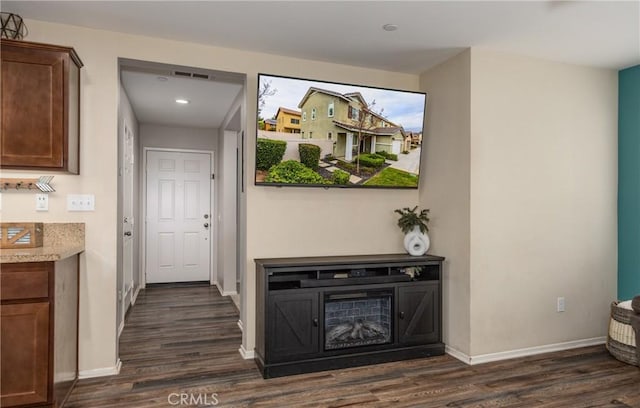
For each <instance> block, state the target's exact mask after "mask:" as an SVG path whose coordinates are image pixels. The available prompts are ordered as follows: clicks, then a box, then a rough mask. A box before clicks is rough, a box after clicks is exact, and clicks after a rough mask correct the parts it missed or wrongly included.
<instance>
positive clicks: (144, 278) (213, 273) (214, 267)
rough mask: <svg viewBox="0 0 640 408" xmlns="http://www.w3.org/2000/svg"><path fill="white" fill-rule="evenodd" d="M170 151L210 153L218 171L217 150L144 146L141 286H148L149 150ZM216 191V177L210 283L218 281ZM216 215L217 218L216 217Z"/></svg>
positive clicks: (212, 184)
mask: <svg viewBox="0 0 640 408" xmlns="http://www.w3.org/2000/svg"><path fill="white" fill-rule="evenodd" d="M149 151H158V152H170V153H202V154H208V155H209V157H210V159H211V171H212V172H213V173H212V174H215V173H216V171H215V170H216V167H215V163H216V162H215V160H216V152H215V151H213V150H195V149H171V148H164V147H143V148H142V160H141V162H142V168H141V169H140V174H141V177H142V183H141V184H142V188H141V189H140V192H141V195H142V197H140V200H138V201H139V202H140V219H141V220H142V222H143V223H144V224H143V227H142V228H141V229H140V258H139V260H140V287H141V288H146V287H147V152H149ZM215 191H216V183H215V179H211V196H210V197H209V200H210V206H211V207H210V208H211V226H212V228H211V235H212V236H211V241H210V242H211V248H210V250H211V256H210V257H209V284H210V285H215V284H216V281H215V279H214V277H216V276H217V259H218V239H217V237H216V235H217V233H214V229H215V228H217V227H218V223H217V222H216V223H214V222H213V221H214V219H215V220H217V213H216V211H217V208H216V202H215V200H214V198H215V197H216V195H215ZM214 217H215V218H214Z"/></svg>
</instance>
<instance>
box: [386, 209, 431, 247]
mask: <svg viewBox="0 0 640 408" xmlns="http://www.w3.org/2000/svg"><path fill="white" fill-rule="evenodd" d="M417 210H418V206H415V207H413V208H409V207H405V208H402V209H397V210H395V211H394V212H396V213H398V214H400V218H399V219H398V226H399V227H400V229H401V230H402V232H404V234H405V236H404V248H405V249H406V250H407V252H408V253H409V254H411V255H414V256H420V255H424V254H425V253H426V252H427V250H428V249H429V245H430V244H431V241H430V240H429V236H428V235H427V232H428V231H429V209H428V208H426V209H423V210H422V211H420V212H417Z"/></svg>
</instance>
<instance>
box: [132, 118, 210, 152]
mask: <svg viewBox="0 0 640 408" xmlns="http://www.w3.org/2000/svg"><path fill="white" fill-rule="evenodd" d="M140 142H141V146H142V147H159V148H164V149H169V148H170V149H187V150H208V151H215V150H217V147H218V129H201V128H190V127H182V126H165V125H154V124H148V123H143V124H141V125H140Z"/></svg>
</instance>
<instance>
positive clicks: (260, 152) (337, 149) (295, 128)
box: [255, 74, 427, 188]
mask: <svg viewBox="0 0 640 408" xmlns="http://www.w3.org/2000/svg"><path fill="white" fill-rule="evenodd" d="M426 99H427V95H426V94H425V93H422V92H412V91H402V90H395V89H383V88H374V87H370V86H360V85H349V84H343V83H337V82H325V81H314V80H308V79H301V78H290V77H283V76H277V75H266V74H258V109H257V112H258V118H257V122H258V123H257V137H256V178H255V183H256V185H261V186H263V185H264V186H299V187H300V186H304V187H309V186H313V187H353V188H418V180H419V172H420V154H421V150H422V149H421V147H422V135H423V124H424V113H425V108H426Z"/></svg>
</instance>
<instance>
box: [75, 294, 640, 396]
mask: <svg viewBox="0 0 640 408" xmlns="http://www.w3.org/2000/svg"><path fill="white" fill-rule="evenodd" d="M237 321H238V312H237V310H236V309H235V307H234V306H233V304H232V303H231V300H229V299H228V298H223V297H221V296H220V295H219V293H218V291H217V290H216V289H215V287H177V288H176V287H174V288H163V287H155V288H152V289H147V290H146V291H143V292H141V293H140V296H139V297H138V301H137V303H136V305H135V306H134V308H133V309H132V311H131V313H130V315H129V317H128V318H127V324H126V326H125V329H124V332H123V334H122V337H121V343H120V358H121V359H122V370H121V373H120V374H119V375H117V376H112V377H102V378H96V379H87V380H82V381H80V382H79V383H78V386H77V387H76V389H75V390H74V391H73V393H72V394H71V396H70V398H69V401H68V402H67V405H66V406H67V407H92V408H93V407H170V406H203V407H204V406H213V405H214V404H215V403H217V406H223V407H248V406H251V407H465V408H469V407H640V369H638V368H637V367H632V366H629V365H626V364H624V363H621V362H619V361H617V360H615V359H613V358H612V357H610V356H609V354H608V353H607V351H606V350H605V348H604V347H603V346H596V347H587V348H582V349H576V350H570V351H564V352H558V353H550V354H544V355H539V356H534V357H527V358H520V359H513V360H508V361H503V362H497V363H488V364H482V365H476V366H467V365H465V364H463V363H461V362H459V361H458V360H456V359H454V358H452V357H449V356H441V357H435V358H430V359H420V360H412V361H404V362H397V363H388V364H380V365H375V366H368V367H360V368H354V369H348V370H338V371H327V372H320V373H313V374H307V375H298V376H291V377H283V378H276V379H270V380H263V379H262V377H261V376H260V374H259V373H258V370H257V369H256V367H255V365H254V364H253V362H251V361H245V360H243V359H242V358H241V357H240V354H239V353H238V347H239V346H240V343H241V334H240V330H239V329H238V326H237ZM182 393H184V394H187V395H191V396H192V397H190V398H192V399H191V400H184V402H185V403H187V404H184V405H179V402H180V400H179V398H180V394H182ZM213 393H215V398H214V397H212V396H211V394H213ZM188 403H191V405H188Z"/></svg>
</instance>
